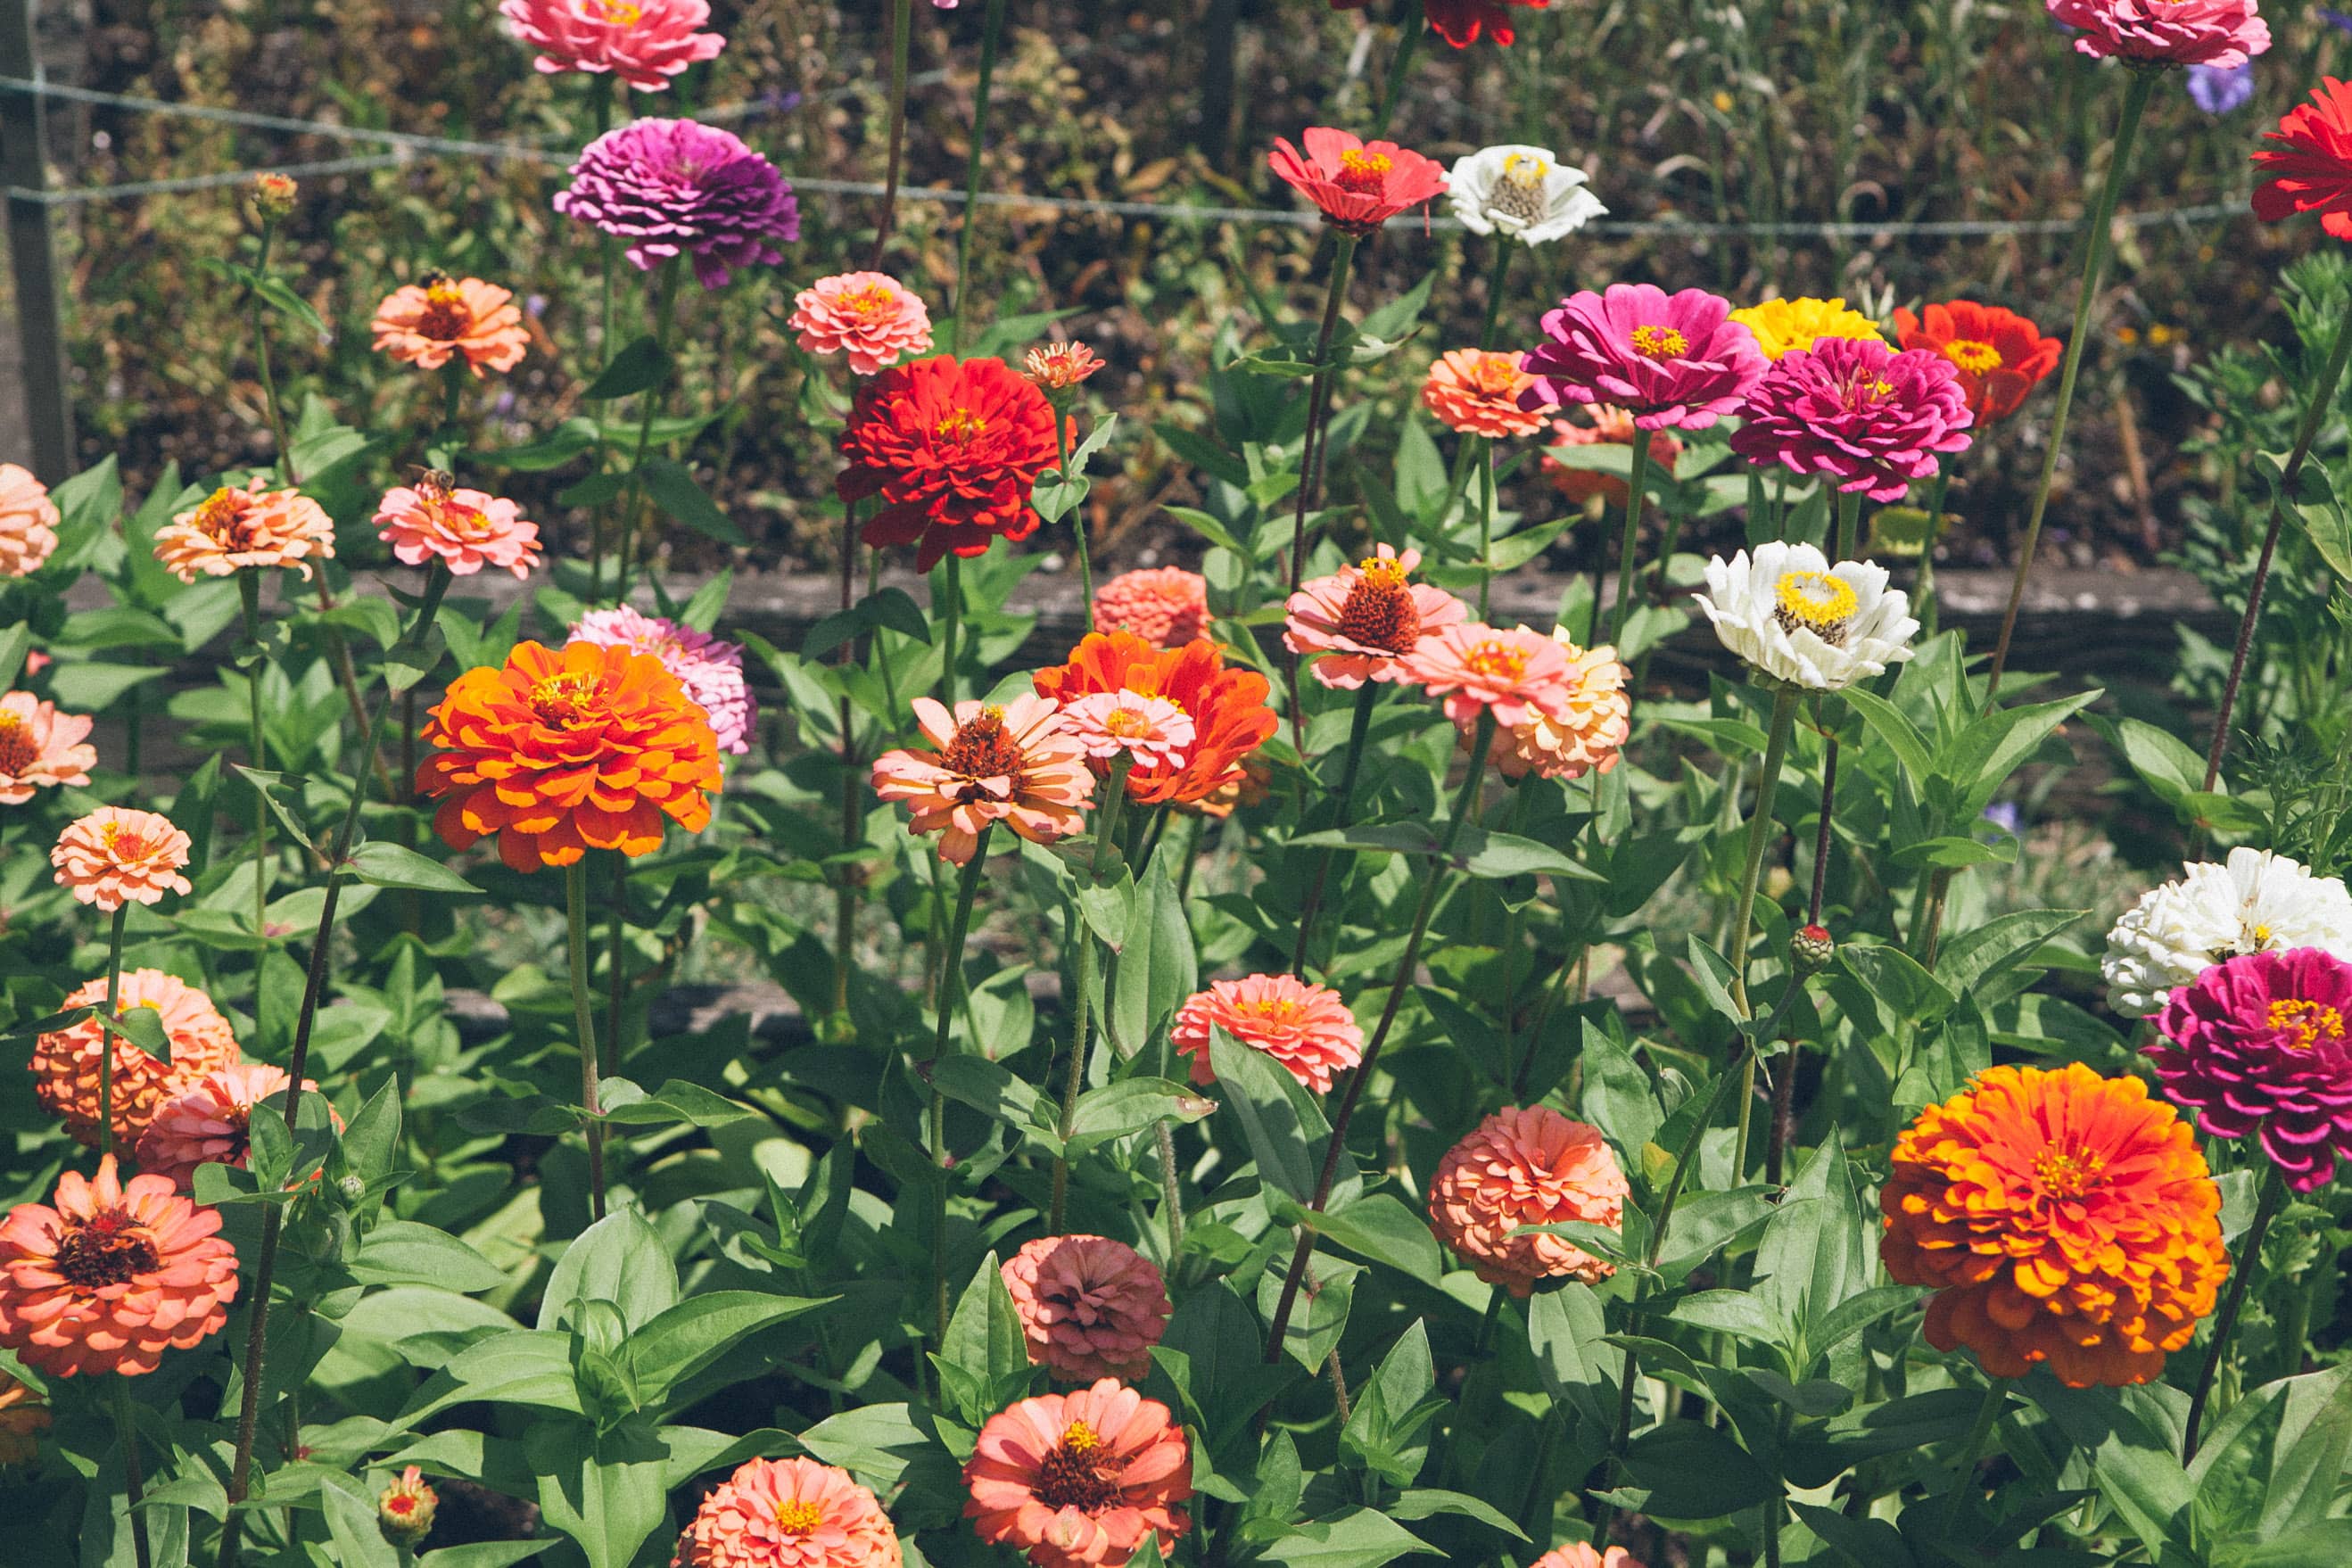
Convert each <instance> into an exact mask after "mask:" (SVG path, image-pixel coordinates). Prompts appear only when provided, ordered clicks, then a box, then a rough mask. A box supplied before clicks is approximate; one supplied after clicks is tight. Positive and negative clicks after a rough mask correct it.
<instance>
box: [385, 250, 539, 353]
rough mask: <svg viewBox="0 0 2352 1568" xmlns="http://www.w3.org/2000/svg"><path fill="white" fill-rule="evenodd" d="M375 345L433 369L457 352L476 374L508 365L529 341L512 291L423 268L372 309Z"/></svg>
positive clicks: (474, 279)
mask: <svg viewBox="0 0 2352 1568" xmlns="http://www.w3.org/2000/svg"><path fill="white" fill-rule="evenodd" d="M371 325H372V326H373V328H374V330H375V346H376V349H377V350H378V351H379V352H381V353H388V354H390V355H391V356H392V357H393V358H394V359H395V360H398V361H399V362H400V363H403V364H413V365H415V366H416V368H417V369H419V370H439V369H440V368H441V367H442V366H443V365H445V364H447V363H449V361H450V359H451V358H452V357H453V356H457V355H462V356H464V358H465V361H466V365H467V369H469V370H471V371H472V372H473V373H474V374H475V376H476V377H477V378H479V377H480V375H481V374H482V373H483V372H484V371H486V370H497V371H508V370H512V369H514V367H515V366H516V365H518V364H520V363H522V356H523V351H524V350H525V349H527V348H529V347H530V333H529V332H528V331H524V330H523V324H522V311H521V310H519V309H518V308H517V307H516V305H515V303H514V291H513V290H512V289H501V288H499V286H498V285H497V284H495V283H485V282H483V281H482V280H481V279H478V278H452V277H450V276H449V275H448V274H447V273H446V272H428V273H426V274H425V276H424V278H423V279H420V280H418V281H417V282H415V283H407V284H403V285H402V286H401V287H400V288H397V289H394V290H393V291H392V292H391V293H389V294H387V295H385V296H384V298H383V303H382V304H380V305H378V306H377V307H376V308H375V320H374V321H373V322H372V323H371Z"/></svg>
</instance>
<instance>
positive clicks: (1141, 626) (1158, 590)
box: [1094, 566, 1209, 647]
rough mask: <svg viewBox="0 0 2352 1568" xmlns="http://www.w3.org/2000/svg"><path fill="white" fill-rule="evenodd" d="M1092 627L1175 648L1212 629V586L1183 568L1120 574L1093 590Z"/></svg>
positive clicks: (1167, 567) (1160, 568)
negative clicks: (1128, 633)
mask: <svg viewBox="0 0 2352 1568" xmlns="http://www.w3.org/2000/svg"><path fill="white" fill-rule="evenodd" d="M1094 627H1095V630H1097V631H1098V632H1133V633H1134V634H1135V635H1136V636H1137V637H1141V638H1142V639H1143V640H1144V641H1146V642H1148V643H1150V644H1152V645H1153V646H1155V647H1178V646H1180V645H1181V644H1184V643H1188V642H1191V641H1192V639H1193V638H1194V637H1199V636H1201V635H1202V633H1203V632H1206V631H1207V630H1208V629H1209V580H1208V579H1207V578H1206V577H1203V576H1202V575H1201V574H1199V573H1198V572H1187V571H1185V570H1184V568H1182V567H1181V566H1146V567H1142V568H1140V569H1139V570H1137V571H1133V572H1122V573H1120V574H1118V576H1116V577H1113V578H1112V579H1110V581H1108V582H1107V583H1105V584H1103V585H1102V586H1101V587H1099V588H1097V589H1096V590H1095V604H1094Z"/></svg>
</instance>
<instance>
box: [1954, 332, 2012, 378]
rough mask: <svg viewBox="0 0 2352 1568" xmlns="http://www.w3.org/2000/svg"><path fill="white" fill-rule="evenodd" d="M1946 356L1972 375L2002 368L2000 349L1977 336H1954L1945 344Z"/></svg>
mask: <svg viewBox="0 0 2352 1568" xmlns="http://www.w3.org/2000/svg"><path fill="white" fill-rule="evenodd" d="M1944 357H1945V358H1946V359H1948V360H1950V361H1951V362H1952V363H1954V364H1956V365H1958V366H1959V367H1960V368H1961V369H1962V370H1964V371H1967V372H1968V373H1969V374H1970V375H1982V374H1985V373H1986V372H1988V371H1995V370H1999V369H2000V350H1999V349H1997V348H1995V347H1993V346H1992V345H1991V344H1990V343H1988V342H1982V341H1980V340H1979V339H1976V338H1954V339H1953V340H1952V341H1951V342H1948V343H1946V344H1945V345H1944Z"/></svg>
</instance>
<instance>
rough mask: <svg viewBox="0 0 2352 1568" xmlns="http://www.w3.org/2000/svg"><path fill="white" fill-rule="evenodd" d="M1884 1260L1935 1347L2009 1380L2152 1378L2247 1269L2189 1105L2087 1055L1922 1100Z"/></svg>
mask: <svg viewBox="0 0 2352 1568" xmlns="http://www.w3.org/2000/svg"><path fill="white" fill-rule="evenodd" d="M1878 1206H1879V1210H1880V1212H1881V1214H1882V1215H1884V1216H1885V1237H1883V1238H1882V1240H1881V1241H1880V1244H1879V1256H1880V1258H1882V1259H1883V1260H1884V1261H1885V1264H1886V1272H1887V1273H1888V1274H1889V1275H1890V1276H1892V1277H1893V1278H1894V1279H1895V1282H1896V1283H1898V1284H1903V1285H1925V1286H1928V1287H1930V1288H1932V1289H1934V1290H1935V1292H1936V1294H1935V1296H1934V1297H1933V1298H1932V1299H1931V1300H1929V1301H1928V1303H1927V1342H1928V1343H1929V1344H1932V1345H1934V1346H1935V1347H1936V1348H1937V1350H1941V1351H1951V1350H1958V1349H1960V1348H1961V1347H1963V1346H1965V1347H1967V1348H1968V1349H1969V1350H1971V1351H1974V1352H1976V1356H1977V1360H1978V1361H1979V1363H1982V1365H1983V1367H1984V1369H1985V1371H1986V1372H1988V1373H1991V1374H1992V1375H1993V1376H1995V1377H2022V1376H2024V1375H2025V1374H2026V1373H2028V1372H2030V1371H2031V1370H2032V1368H2033V1367H2034V1366H2035V1365H2036V1364H2046V1365H2048V1367H2049V1368H2050V1370H2051V1371H2052V1372H2053V1373H2056V1374H2057V1376H2058V1380H2059V1381H2060V1382H2062V1383H2063V1384H2066V1385H2067V1386H2069V1387H2071V1388H2089V1387H2093V1386H2095V1385H2106V1386H2111V1387H2112V1386H2120V1385H2123V1384H2135V1383H2146V1382H2147V1381H2148V1380H2149V1379H2150V1378H2153V1377H2155V1376H2156V1375H2157V1374H2158V1373H2161V1372H2162V1371H2163V1370H2164V1358H2165V1356H2166V1355H2167V1354H2168V1353H2169V1352H2173V1351H2177V1350H2179V1349H2181V1348H2183V1347H2184V1346H2186V1345H2187V1344H2188V1343H2189V1341H2190V1339H2192V1338H2193V1337H2195V1335H2196V1332H2197V1321H2198V1320H2199V1319H2200V1318H2202V1317H2204V1316H2205V1315H2206V1314H2207V1313H2209V1312H2210V1311H2211V1310H2213V1303H2214V1298H2215V1296H2216V1294H2217V1293H2218V1292H2219V1290H2220V1289H2221V1281H2222V1280H2223V1279H2225V1278H2227V1276H2228V1275H2229V1272H2230V1255H2229V1253H2228V1252H2227V1251H2225V1250H2224V1249H2223V1247H2222V1245H2221V1219H2220V1215H2221V1189H2220V1188H2219V1187H2217V1186H2215V1185H2214V1184H2213V1178H2212V1176H2211V1175H2210V1173H2208V1172H2207V1170H2206V1166H2205V1156H2204V1155H2202V1154H2200V1153H2199V1152H2197V1141H2196V1138H2195V1137H2194V1135H2193V1134H2192V1133H2191V1132H2190V1131H2189V1123H2188V1122H2186V1121H2182V1120H2181V1118H2180V1115H2179V1112H2178V1111H2176V1110H2173V1109H2172V1107H2170V1106H2168V1105H2166V1104H2164V1103H2163V1102H2161V1101H2160V1100H2153V1099H2151V1098H2150V1097H2149V1095H2148V1091H2147V1084H2145V1083H2144V1082H2142V1081H2141V1080H2140V1079H2137V1078H2119V1079H2106V1078H2101V1077H2100V1076H2099V1075H2098V1074H2097V1073H2096V1072H2095V1071H2093V1070H2092V1069H2091V1068H2088V1067H2085V1066H2084V1065H2083V1064H2082V1063H2080V1062H2070V1063H2068V1064H2067V1065H2066V1066H2064V1067H2063V1068H2056V1069H2054V1070H2045V1069H2043V1068H2032V1067H2025V1068H2018V1067H1996V1068H1988V1069H1986V1070H1985V1071H1983V1072H1980V1073H1979V1074H1978V1075H1977V1076H1976V1078H1975V1079H1973V1080H1972V1081H1971V1082H1970V1083H1969V1086H1968V1088H1966V1089H1962V1090H1961V1091H1960V1092H1959V1093H1958V1094H1956V1095H1954V1096H1953V1097H1952V1098H1951V1099H1949V1100H1946V1101H1944V1102H1943V1103H1942V1104H1941V1105H1931V1106H1929V1107H1927V1109H1926V1110H1922V1111H1921V1112H1920V1113H1919V1115H1918V1117H1917V1119H1916V1120H1915V1121H1913V1122H1912V1123H1911V1125H1910V1127H1909V1128H1908V1129H1907V1130H1906V1131H1905V1132H1904V1134H1903V1136H1902V1137H1901V1138H1899V1139H1897V1140H1896V1141H1895V1153H1894V1163H1893V1168H1892V1171H1891V1172H1890V1173H1889V1175H1888V1177H1887V1182H1886V1185H1885V1188H1883V1189H1882V1190H1881V1192H1880V1194H1879V1199H1878Z"/></svg>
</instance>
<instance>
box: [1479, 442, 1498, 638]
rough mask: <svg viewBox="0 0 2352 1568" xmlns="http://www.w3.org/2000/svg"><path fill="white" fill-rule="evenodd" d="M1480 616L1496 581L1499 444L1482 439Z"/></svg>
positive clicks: (1480, 445)
mask: <svg viewBox="0 0 2352 1568" xmlns="http://www.w3.org/2000/svg"><path fill="white" fill-rule="evenodd" d="M1478 479H1479V485H1478V618H1479V619H1480V620H1482V621H1483V620H1485V619H1486V598H1487V595H1488V593H1489V591H1490V590H1491V589H1492V588H1493V586H1494V583H1495V560H1494V551H1495V443H1493V442H1492V441H1488V440H1485V439H1480V440H1479V442H1478Z"/></svg>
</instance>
